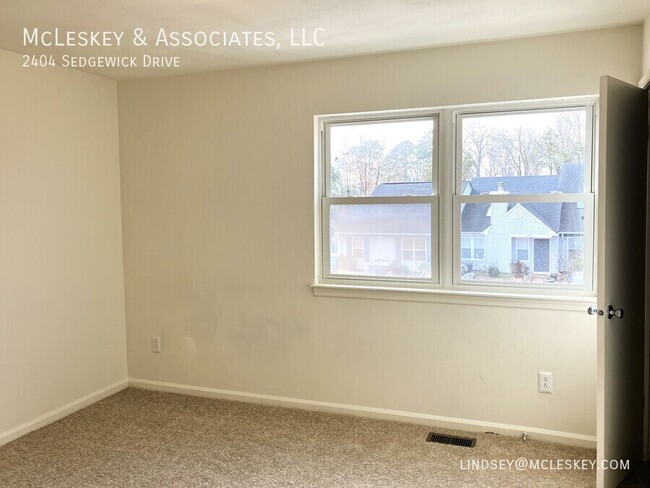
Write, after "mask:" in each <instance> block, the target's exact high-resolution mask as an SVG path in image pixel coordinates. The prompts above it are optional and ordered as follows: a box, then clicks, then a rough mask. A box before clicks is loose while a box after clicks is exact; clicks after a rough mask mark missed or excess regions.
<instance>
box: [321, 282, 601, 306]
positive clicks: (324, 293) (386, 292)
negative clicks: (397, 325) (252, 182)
mask: <svg viewBox="0 0 650 488" xmlns="http://www.w3.org/2000/svg"><path fill="white" fill-rule="evenodd" d="M311 289H312V291H313V293H314V295H315V296H317V297H337V298H360V299H371V300H395V301H404V302H430V303H445V304H452V305H474V306H480V307H505V308H527V309H534V310H549V309H552V310H561V311H568V312H582V313H586V312H587V308H588V307H589V306H590V305H593V304H594V303H595V301H596V297H583V296H580V297H567V296H548V295H530V294H526V295H524V294H505V293H489V292H476V291H464V290H430V289H418V288H415V289H404V288H385V287H378V286H357V285H338V284H337V285H331V284H313V285H311Z"/></svg>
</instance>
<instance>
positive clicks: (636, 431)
mask: <svg viewBox="0 0 650 488" xmlns="http://www.w3.org/2000/svg"><path fill="white" fill-rule="evenodd" d="M647 110H648V101H647V94H646V92H644V91H643V90H641V89H639V88H637V87H635V86H632V85H629V84H627V83H624V82H622V81H619V80H617V79H615V78H611V77H609V76H604V77H602V78H601V80H600V134H599V137H600V139H599V141H600V142H599V163H598V192H599V197H598V206H599V208H598V270H597V280H598V314H599V316H598V381H597V385H598V387H597V412H596V418H597V436H598V441H597V448H598V461H599V469H598V474H597V486H598V487H599V488H609V487H615V486H617V485H618V483H619V482H620V481H621V480H622V479H623V478H624V477H625V476H626V475H627V471H625V470H621V469H618V470H613V469H602V466H603V461H605V463H608V462H609V461H613V460H628V459H629V460H630V467H631V468H634V466H635V465H636V464H638V463H639V462H640V461H641V460H642V457H643V425H644V423H643V408H644V404H643V402H644V337H645V336H644V334H645V332H644V327H645V325H644V320H645V316H644V314H645V303H644V298H645V239H646V237H645V228H646V220H645V218H646V216H645V209H646V161H647V158H646V147H647V135H648V128H647V120H648V114H647Z"/></svg>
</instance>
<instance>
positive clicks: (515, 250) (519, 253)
mask: <svg viewBox="0 0 650 488" xmlns="http://www.w3.org/2000/svg"><path fill="white" fill-rule="evenodd" d="M529 241H530V239H528V238H526V237H513V238H512V262H513V263H514V262H517V261H528V255H529V247H530V242H529Z"/></svg>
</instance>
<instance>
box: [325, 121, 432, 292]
mask: <svg viewBox="0 0 650 488" xmlns="http://www.w3.org/2000/svg"><path fill="white" fill-rule="evenodd" d="M439 117H440V113H439V111H435V110H430V109H427V110H397V111H392V112H381V113H370V114H343V115H329V116H321V117H316V133H317V135H318V138H317V144H316V189H315V194H316V205H315V208H316V214H315V218H316V222H319V225H318V232H317V233H316V250H317V251H316V252H317V256H316V260H315V262H316V283H318V284H328V285H344V286H351V285H352V286H355V285H356V286H372V287H384V288H394V287H399V288H404V289H419V288H431V287H435V286H439V282H440V279H439V272H438V229H439V225H438V219H439V204H438V200H439V195H438V159H439V151H438V150H437V148H438V147H439V145H440V144H439V142H438V141H439V131H440V119H439ZM416 119H433V121H434V131H433V141H432V147H433V151H432V162H431V164H432V169H431V180H432V181H431V190H432V194H431V195H430V196H396V197H372V196H364V197H347V196H346V197H331V196H329V194H330V188H329V185H330V181H331V174H330V170H331V160H330V154H329V147H328V144H327V142H326V141H329V139H330V129H331V127H332V125H339V124H359V123H364V124H366V123H373V122H377V123H382V122H392V121H399V120H416ZM386 204H393V205H397V204H410V205H418V204H420V205H421V204H427V205H430V207H431V239H430V240H429V242H430V249H427V250H425V251H426V254H427V255H430V256H431V260H430V261H431V277H430V278H428V279H427V278H416V277H414V278H411V277H408V278H406V277H405V278H395V277H379V276H363V275H348V274H346V275H335V274H332V273H331V272H330V269H329V266H330V262H331V261H330V254H329V251H330V232H329V222H330V209H331V207H332V206H333V205H386Z"/></svg>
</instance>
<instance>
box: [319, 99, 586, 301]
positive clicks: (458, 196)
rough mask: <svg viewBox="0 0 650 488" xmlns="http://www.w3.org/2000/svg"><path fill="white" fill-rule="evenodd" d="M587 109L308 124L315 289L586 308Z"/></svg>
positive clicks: (482, 109) (566, 104) (391, 115)
mask: <svg viewBox="0 0 650 488" xmlns="http://www.w3.org/2000/svg"><path fill="white" fill-rule="evenodd" d="M594 107H595V100H594V99H593V98H590V99H587V98H581V99H571V100H549V101H540V102H534V103H528V104H523V103H516V104H503V105H500V106H497V105H486V106H476V107H466V106H463V107H458V108H455V107H445V108H441V109H431V110H405V111H394V112H385V113H370V114H349V115H332V116H319V117H317V118H316V123H317V146H318V151H317V154H318V156H317V159H318V161H317V163H318V164H317V192H318V194H317V200H316V206H317V214H316V215H317V222H318V228H317V231H316V233H317V241H316V247H317V263H318V266H317V278H316V281H317V284H324V285H331V284H333V285H339V284H340V285H353V286H366V285H367V286H371V287H373V288H374V287H388V288H390V289H399V288H416V289H417V288H424V289H432V290H435V289H447V290H454V289H456V290H466V291H472V290H474V291H490V289H491V290H494V291H496V292H499V293H524V294H525V293H528V292H530V293H534V294H540V291H539V288H544V289H545V290H546V291H545V292H544V293H546V294H554V293H559V294H562V295H566V294H568V295H571V294H574V295H577V296H593V246H594V225H595V216H594V199H595V196H594V190H593V182H592V180H593V178H592V174H593V167H594V163H593V149H592V148H593V145H594V122H593V121H594V117H593V112H594ZM439 141H440V144H439ZM440 211H442V213H440ZM439 236H440V238H439ZM554 290H556V291H554Z"/></svg>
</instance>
